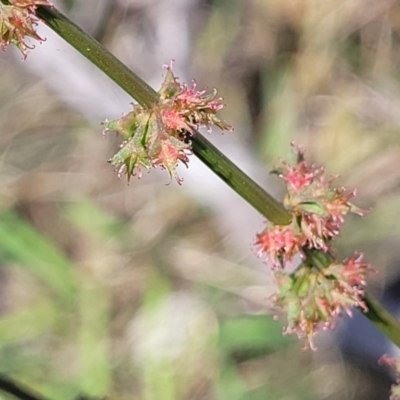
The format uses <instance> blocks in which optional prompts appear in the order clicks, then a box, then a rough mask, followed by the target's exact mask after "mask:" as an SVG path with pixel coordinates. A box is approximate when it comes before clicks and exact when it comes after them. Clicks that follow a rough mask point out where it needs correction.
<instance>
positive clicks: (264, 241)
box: [254, 225, 304, 268]
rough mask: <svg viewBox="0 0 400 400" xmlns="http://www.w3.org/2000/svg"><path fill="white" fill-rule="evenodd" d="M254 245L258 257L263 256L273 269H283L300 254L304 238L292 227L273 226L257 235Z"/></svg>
mask: <svg viewBox="0 0 400 400" xmlns="http://www.w3.org/2000/svg"><path fill="white" fill-rule="evenodd" d="M254 244H255V246H256V247H257V248H258V249H259V250H258V256H259V257H262V256H264V257H265V260H266V261H267V262H270V263H271V264H272V266H273V268H283V267H284V265H285V264H286V263H288V262H290V261H292V259H293V257H294V255H296V254H297V253H299V252H301V248H302V246H303V245H304V238H303V237H302V235H299V234H298V233H296V232H295V231H294V229H293V226H292V225H287V226H279V225H274V226H271V227H268V228H266V229H264V231H263V232H261V233H259V234H257V236H256V240H255V243H254Z"/></svg>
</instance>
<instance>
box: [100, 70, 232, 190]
mask: <svg viewBox="0 0 400 400" xmlns="http://www.w3.org/2000/svg"><path fill="white" fill-rule="evenodd" d="M165 68H166V74H165V79H164V82H163V84H162V86H161V89H160V90H159V92H158V93H159V100H158V102H157V103H156V104H154V106H153V107H152V108H149V109H148V108H144V107H142V106H141V105H139V104H135V105H133V109H132V111H130V112H129V113H127V114H125V115H123V116H122V117H121V118H120V119H117V120H113V121H106V122H105V123H104V126H105V129H104V131H103V133H106V132H107V131H109V130H112V131H116V132H117V133H118V134H119V135H121V136H122V138H123V139H124V141H123V143H122V144H121V150H120V151H119V152H118V153H117V154H115V155H114V156H113V157H112V158H111V159H110V160H109V162H110V163H111V164H113V165H114V166H115V167H116V170H117V172H118V176H119V177H120V176H122V175H123V174H126V175H127V177H128V181H129V180H130V178H131V177H132V176H134V175H137V176H138V177H140V176H141V175H142V169H143V168H144V169H150V168H152V167H160V168H162V169H165V170H166V171H167V172H168V174H169V176H170V177H171V178H172V177H174V178H175V179H176V181H177V182H178V183H179V184H180V183H181V181H182V179H181V178H179V177H178V175H177V173H176V167H177V164H178V163H179V162H181V163H183V164H185V165H187V164H188V162H189V158H188V156H189V155H190V154H191V149H192V143H191V138H192V137H193V136H194V135H195V133H196V130H197V129H199V128H200V127H202V126H204V127H206V128H207V130H208V131H211V127H212V126H213V125H216V126H218V127H219V128H220V129H222V130H226V131H231V130H232V129H233V128H232V126H231V125H229V124H226V123H225V122H223V121H222V120H221V119H219V117H217V115H216V113H217V112H218V111H220V110H221V109H222V108H223V107H224V105H223V103H222V98H221V97H217V91H216V90H214V91H213V92H211V93H210V94H207V93H206V91H205V90H201V91H198V90H196V83H195V82H194V81H193V83H192V86H190V87H189V86H187V85H186V84H184V83H179V81H178V79H177V78H176V77H175V76H174V74H173V72H172V63H170V65H167V66H165Z"/></svg>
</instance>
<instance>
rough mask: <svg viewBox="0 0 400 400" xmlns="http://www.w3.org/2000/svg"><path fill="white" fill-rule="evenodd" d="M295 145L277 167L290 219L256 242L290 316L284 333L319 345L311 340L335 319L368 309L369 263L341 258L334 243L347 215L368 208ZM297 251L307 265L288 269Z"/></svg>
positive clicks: (269, 229) (277, 301) (281, 305)
mask: <svg viewBox="0 0 400 400" xmlns="http://www.w3.org/2000/svg"><path fill="white" fill-rule="evenodd" d="M292 148H293V156H294V158H293V160H292V161H291V162H282V164H281V166H280V167H279V168H276V169H275V170H274V171H273V172H274V173H275V174H277V175H278V176H279V177H280V178H281V179H283V180H284V181H285V182H286V186H287V193H286V196H285V199H284V205H285V208H286V209H287V210H288V211H289V213H290V214H291V216H292V219H291V223H290V224H289V225H274V226H270V227H267V228H266V229H264V230H263V231H262V232H261V233H259V234H258V235H257V236H256V239H255V245H256V246H257V249H258V255H259V256H260V257H264V258H265V260H266V261H267V262H269V263H270V264H271V265H272V268H273V271H274V274H275V277H276V280H277V283H278V292H277V293H276V295H275V296H273V302H274V304H275V306H277V307H278V308H279V309H281V310H282V311H283V312H284V313H285V314H286V316H287V320H288V326H287V328H286V330H285V332H286V333H296V334H297V335H298V336H299V337H306V338H307V341H308V345H309V346H310V347H311V348H314V345H313V341H312V338H313V336H314V334H315V332H316V331H317V330H318V329H326V328H331V327H333V326H334V318H335V317H337V316H339V315H342V314H343V313H346V314H348V315H350V314H351V307H359V308H360V309H362V310H364V311H366V305H365V303H364V301H363V295H364V289H363V288H364V286H365V284H366V282H365V276H366V274H367V273H368V272H369V271H370V270H371V268H370V266H369V264H367V263H365V262H363V261H362V255H359V254H355V255H353V256H352V257H350V258H349V259H346V260H344V261H337V260H335V259H334V258H333V256H332V247H331V246H332V240H333V239H335V238H336V237H337V236H338V234H339V232H340V228H341V226H342V224H343V222H344V217H345V216H346V214H347V213H348V212H353V213H356V214H359V215H361V216H363V215H364V214H365V212H364V211H362V210H361V209H359V208H357V207H355V206H354V205H353V204H351V203H350V202H349V200H350V199H351V198H353V197H354V195H355V192H354V191H353V192H350V193H347V194H346V190H345V188H343V187H342V188H333V187H332V183H333V182H334V180H335V178H330V179H326V177H325V171H324V169H323V168H317V167H315V166H314V165H309V164H307V163H306V161H305V159H304V152H303V150H302V149H300V148H299V147H297V146H295V145H292ZM318 254H322V255H323V259H324V263H321V262H319V261H318ZM296 255H298V256H300V259H301V260H302V263H301V265H300V267H299V268H298V269H296V270H295V271H294V272H293V273H287V272H286V271H285V266H286V265H287V263H289V262H291V261H292V260H293V259H294V257H295V256H296Z"/></svg>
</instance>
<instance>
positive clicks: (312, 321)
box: [0, 0, 400, 347]
mask: <svg viewBox="0 0 400 400" xmlns="http://www.w3.org/2000/svg"><path fill="white" fill-rule="evenodd" d="M7 7H11V8H12V9H11V8H7ZM16 10H18V12H17V11H16ZM21 10H22V11H21ZM18 13H20V14H18ZM21 13H22V14H21ZM16 15H17V16H18V15H22V16H23V18H22V19H19V18H18V17H15V16H16ZM28 16H29V18H28ZM0 17H1V18H2V19H1V21H0V22H1V31H0V34H1V41H0V46H1V47H2V48H3V49H5V48H6V47H7V46H8V45H9V44H15V45H16V46H17V47H18V48H19V49H20V50H21V51H22V52H23V55H24V56H26V51H27V49H28V48H29V47H28V45H27V44H26V42H25V41H24V38H25V37H26V36H27V37H31V38H34V39H37V40H42V39H41V38H40V37H39V36H38V35H37V34H36V32H35V30H34V26H35V24H36V23H37V21H38V19H40V20H43V21H44V22H45V23H46V24H47V25H48V26H49V27H50V28H52V29H53V30H54V31H55V32H56V33H57V34H59V35H60V36H61V37H63V38H64V39H65V40H66V41H67V42H68V43H69V44H71V45H72V46H73V47H75V48H76V49H77V50H78V51H79V52H80V53H81V54H83V55H84V56H85V57H86V58H88V59H89V60H90V61H92V62H93V63H94V64H95V65H96V66H97V67H98V68H99V69H100V70H102V71H103V72H104V73H105V74H107V75H108V76H109V77H110V78H111V79H113V80H114V81H115V82H116V83H117V84H118V85H119V86H120V87H121V88H123V89H124V90H125V91H126V92H127V93H128V94H130V95H131V96H132V97H133V98H135V99H136V100H137V101H138V103H139V105H136V106H133V109H132V111H131V112H130V113H128V114H126V115H125V116H123V117H122V119H120V120H118V121H106V122H105V129H106V130H116V131H117V132H118V133H119V134H120V135H121V136H122V138H123V140H124V142H123V145H122V148H121V150H120V151H119V152H118V153H117V154H116V155H115V156H114V157H113V158H112V159H111V163H112V164H114V165H115V166H117V168H118V171H119V173H120V174H126V175H127V176H128V178H130V177H131V176H132V175H135V174H137V175H140V171H141V168H145V169H147V168H150V167H154V166H159V167H161V168H164V169H166V170H167V172H168V173H169V174H170V176H172V177H175V178H176V179H177V180H178V182H179V181H180V180H179V177H177V175H176V172H175V166H176V164H177V162H178V161H180V162H182V163H184V164H187V161H188V158H187V157H188V155H189V154H190V152H191V151H193V153H194V154H195V155H197V156H198V157H199V158H200V159H201V160H202V161H203V162H204V163H205V164H206V165H207V166H209V167H210V168H211V169H212V170H213V171H214V172H215V173H216V174H217V175H218V176H220V177H221V179H223V180H224V181H225V182H226V183H227V184H228V185H229V186H231V187H232V188H233V189H234V190H235V191H236V192H237V193H238V194H239V195H241V196H242V197H243V198H244V199H245V200H246V201H248V202H249V203H250V204H252V205H253V206H254V207H255V208H256V209H257V210H258V211H259V212H261V213H262V214H263V215H264V216H265V217H266V218H267V219H268V220H269V221H270V222H271V223H272V224H273V226H272V227H270V228H267V229H266V230H264V231H263V232H262V233H260V234H259V235H258V236H257V238H256V245H257V246H258V248H259V251H260V252H261V254H262V255H263V256H265V258H266V259H267V260H268V261H269V262H271V263H272V265H273V268H274V273H275V274H276V277H277V280H278V281H281V282H282V283H281V285H280V289H279V291H278V292H277V294H276V296H275V299H274V300H275V303H276V305H277V306H279V307H280V308H282V309H284V310H286V312H287V314H288V317H289V318H288V327H287V331H288V332H293V333H297V334H298V335H299V336H305V337H306V338H307V339H308V343H309V345H310V346H311V347H312V346H313V343H312V338H313V336H314V333H315V331H316V330H318V329H321V328H322V329H324V328H327V327H332V326H333V325H334V317H336V316H337V315H340V314H342V313H351V307H358V308H360V309H361V310H363V311H364V312H365V315H366V316H367V317H368V318H369V319H370V320H371V321H372V322H373V323H375V324H376V325H377V326H378V327H379V328H380V329H381V330H382V331H383V332H384V333H385V334H386V335H387V336H388V337H389V338H390V339H391V340H392V341H393V342H394V343H396V344H397V345H399V346H400V324H399V323H398V322H397V321H396V320H395V319H394V317H392V316H391V315H390V314H389V313H388V312H387V311H386V310H385V309H384V308H383V307H382V306H381V305H380V304H379V303H378V302H377V301H376V300H375V299H373V298H372V297H370V296H368V295H367V294H366V293H365V290H364V286H365V275H366V273H367V272H368V271H369V270H370V267H369V265H368V264H367V263H365V262H363V260H362V257H361V256H360V255H358V254H354V255H353V256H351V257H350V258H348V259H347V260H344V261H340V260H336V258H334V257H333V256H332V248H331V241H332V240H334V239H335V238H336V237H337V235H338V233H339V228H340V226H341V224H342V223H343V219H344V216H345V215H346V214H347V213H348V212H355V213H358V214H360V215H363V212H362V211H361V210H359V209H358V208H356V207H355V206H353V205H352V204H351V203H350V202H349V200H350V199H351V198H352V197H353V196H354V192H350V193H346V192H345V190H344V189H332V187H331V184H332V182H333V181H332V180H328V181H326V180H325V177H324V171H323V169H318V168H315V167H313V166H311V167H310V166H308V165H307V164H306V163H305V160H304V157H303V153H302V152H301V151H300V150H299V149H296V151H295V157H296V159H295V161H294V162H292V163H286V164H283V165H282V166H281V168H280V169H277V170H276V171H275V173H277V174H278V176H280V177H281V178H282V179H283V180H284V181H285V182H286V184H287V187H288V192H287V196H286V198H285V201H284V204H281V203H279V202H277V201H276V200H275V199H274V198H273V197H272V196H270V195H269V194H268V193H266V192H265V191H264V190H263V189H262V188H260V187H259V186H258V185H257V184H256V183H255V182H254V181H252V180H251V179H250V178H249V177H248V176H247V175H245V174H244V173H243V172H242V171H241V170H240V169H238V168H237V167H236V166H235V165H234V164H233V163H232V162H231V161H230V160H229V159H227V158H226V157H225V156H224V155H223V154H221V153H220V152H219V151H218V150H217V149H216V148H215V147H214V146H212V145H211V143H209V142H208V140H207V139H206V138H205V137H204V136H202V135H201V134H200V133H198V132H197V128H198V127H200V126H206V127H207V128H209V127H210V126H211V125H213V124H214V125H217V126H219V127H220V128H221V129H223V130H230V126H229V125H227V124H225V123H224V122H222V121H221V120H219V119H218V117H217V116H216V112H217V111H219V110H220V108H221V107H222V103H221V99H220V98H218V97H216V94H215V93H214V92H212V93H211V94H210V95H208V94H207V93H206V92H204V91H197V90H196V86H195V85H194V84H193V85H192V86H190V87H188V86H185V85H184V84H180V83H179V82H178V81H177V79H176V78H175V77H174V76H173V74H172V71H171V67H170V66H168V67H167V74H166V80H165V82H164V85H163V87H162V88H161V90H160V91H159V92H158V93H157V92H155V91H154V90H153V89H152V88H151V87H150V86H149V85H147V84H146V83H145V82H144V81H143V80H142V79H140V78H139V77H138V76H136V75H135V74H134V73H133V72H132V71H130V70H129V69H128V68H127V67H126V66H125V65H123V64H122V63H121V62H120V61H119V60H118V59H116V58H115V57H114V56H113V55H112V54H111V53H110V52H108V51H107V50H106V49H105V48H104V47H103V46H102V45H101V44H100V43H98V42H97V41H96V40H94V39H93V38H92V37H90V36H89V35H87V34H86V33H85V32H83V31H82V30H81V29H80V28H79V27H77V26H76V25H75V24H73V23H72V22H71V21H69V19H68V18H66V17H65V16H64V15H63V14H61V13H60V12H59V11H58V10H57V9H56V8H54V7H51V6H50V3H49V2H48V1H46V0H36V1H35V0H8V1H6V0H0ZM295 255H299V256H300V257H301V259H302V265H301V266H300V267H299V268H298V269H296V270H295V271H294V272H293V273H289V274H288V273H286V271H285V269H284V268H285V264H286V263H287V262H290V261H292V259H293V257H294V256H295Z"/></svg>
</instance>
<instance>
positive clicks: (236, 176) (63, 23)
mask: <svg viewBox="0 0 400 400" xmlns="http://www.w3.org/2000/svg"><path fill="white" fill-rule="evenodd" d="M37 16H38V17H39V18H41V19H42V20H43V21H45V22H46V24H47V25H48V26H49V27H50V28H52V29H53V30H54V31H55V32H56V33H57V34H58V35H60V36H61V37H62V38H63V39H65V40H66V41H67V42H68V43H69V44H70V45H72V46H73V47H75V49H76V50H78V51H79V52H80V53H81V54H82V55H84V56H85V57H86V58H87V59H89V60H90V61H91V62H92V63H93V64H95V65H96V66H97V67H98V68H99V69H100V70H102V71H103V72H104V73H105V74H106V75H108V76H109V77H110V78H111V79H112V80H113V81H114V82H115V83H117V84H118V85H119V86H120V87H121V88H122V89H124V90H125V91H126V92H127V93H128V94H129V95H130V96H132V97H133V98H134V99H135V100H137V101H138V103H139V104H141V105H142V106H144V107H152V105H154V103H156V102H157V101H158V93H157V92H156V91H155V90H154V89H153V88H151V87H150V86H149V85H148V84H147V83H146V82H144V81H143V80H142V79H141V78H139V77H138V76H137V75H136V74H135V73H133V72H132V71H131V70H130V69H129V68H127V67H126V66H125V65H124V64H122V63H121V61H119V60H118V59H117V58H116V57H115V56H113V55H112V54H111V53H110V52H109V51H108V50H107V49H106V48H104V47H103V46H102V45H101V44H100V43H99V42H97V41H96V40H95V39H94V38H93V37H91V36H90V35H88V34H87V33H85V32H84V31H83V30H82V29H81V28H79V27H78V26H77V25H75V24H74V23H73V22H72V21H70V20H69V19H68V18H67V17H66V16H65V15H63V14H62V13H61V12H60V11H58V10H57V9H56V8H50V7H44V6H41V7H39V8H38V10H37ZM193 152H194V154H196V156H197V157H198V158H200V160H201V161H203V162H204V163H205V164H206V165H207V166H208V167H209V168H211V169H212V170H213V171H214V172H215V173H216V174H217V175H218V176H219V177H220V178H221V179H222V180H223V181H224V182H226V183H227V184H228V185H229V186H230V187H231V188H232V189H233V190H234V191H235V192H237V193H238V194H239V195H240V196H242V197H243V198H244V199H245V200H246V201H248V202H249V203H250V204H252V205H253V206H254V208H256V209H257V210H258V211H259V212H260V213H261V214H263V215H264V216H265V217H266V218H267V219H268V220H269V221H271V222H273V223H274V224H278V225H286V224H288V223H290V219H291V217H290V215H289V213H288V212H287V211H286V210H285V208H284V207H283V205H282V204H281V203H279V202H278V201H276V200H275V199H274V198H273V197H272V196H271V195H269V194H268V193H266V192H265V191H264V190H263V189H262V188H261V187H260V186H259V185H258V184H257V183H255V182H254V181H253V180H252V179H251V178H250V177H248V176H247V175H246V174H244V173H243V172H242V171H241V170H240V169H239V168H238V167H236V165H235V164H234V163H233V162H232V161H230V160H229V159H228V158H227V157H225V156H224V155H223V154H222V153H221V152H219V151H218V150H217V149H216V148H215V147H214V146H213V145H212V144H211V143H210V142H209V141H208V140H207V139H206V138H205V137H204V136H202V135H201V134H200V133H199V132H197V134H196V136H195V137H194V138H193Z"/></svg>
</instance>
